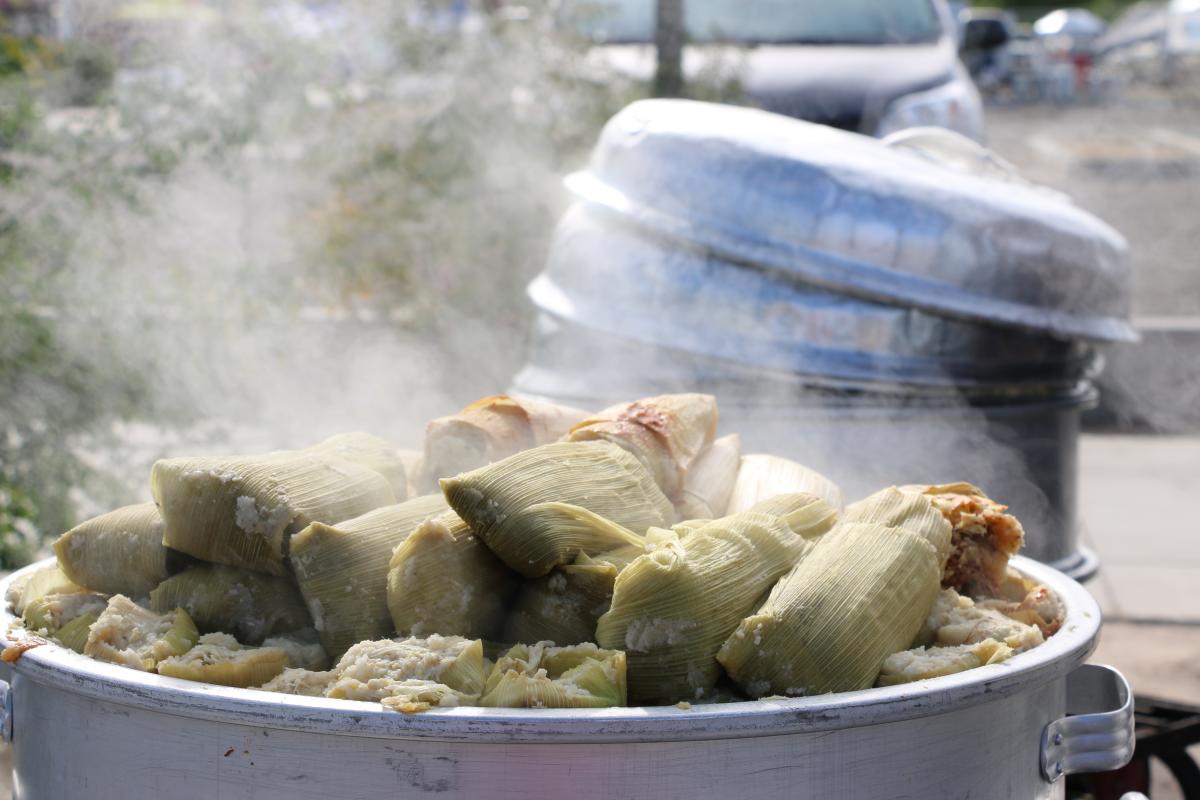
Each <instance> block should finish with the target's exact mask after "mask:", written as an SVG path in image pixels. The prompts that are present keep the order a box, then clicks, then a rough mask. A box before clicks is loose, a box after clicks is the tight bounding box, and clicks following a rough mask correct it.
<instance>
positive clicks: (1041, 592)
mask: <svg viewBox="0 0 1200 800" xmlns="http://www.w3.org/2000/svg"><path fill="white" fill-rule="evenodd" d="M1001 592H1002V595H1003V596H1001V597H985V598H981V599H979V600H977V601H976V603H975V604H976V605H977V606H979V607H980V608H990V609H993V610H995V611H999V612H1000V613H1001V614H1003V615H1004V616H1006V617H1010V618H1012V619H1015V620H1017V621H1018V622H1023V623H1025V624H1026V625H1033V626H1036V627H1037V629H1038V630H1040V631H1041V632H1042V636H1053V635H1054V633H1055V632H1056V631H1057V630H1058V629H1059V628H1060V627H1061V626H1062V621H1063V617H1064V616H1065V615H1066V609H1065V608H1063V604H1062V601H1061V600H1060V599H1059V598H1058V596H1057V595H1055V594H1054V592H1052V591H1050V589H1048V588H1047V587H1045V586H1043V585H1042V584H1040V583H1037V582H1036V581H1032V580H1029V579H1027V578H1023V577H1021V576H1020V575H1018V574H1016V573H1014V572H1013V571H1012V570H1011V569H1010V570H1009V574H1008V577H1007V578H1006V579H1005V581H1004V584H1003V585H1002V587H1001ZM1013 595H1015V597H1014V596H1013Z"/></svg>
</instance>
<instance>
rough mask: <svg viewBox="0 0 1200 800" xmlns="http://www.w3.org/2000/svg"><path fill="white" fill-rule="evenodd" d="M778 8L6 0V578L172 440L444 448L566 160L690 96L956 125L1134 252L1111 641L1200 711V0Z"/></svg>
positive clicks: (431, 0) (0, 107)
mask: <svg viewBox="0 0 1200 800" xmlns="http://www.w3.org/2000/svg"><path fill="white" fill-rule="evenodd" d="M755 5H756V11H755V13H754V14H745V13H739V11H738V4H737V3H733V2H717V1H715V0H660V2H659V3H657V4H656V3H654V2H651V0H608V1H607V2H586V1H585V0H558V1H557V2H552V1H551V0H544V1H543V2H539V1H537V0H527V1H526V2H506V1H505V0H472V1H470V2H468V1H467V0H409V1H408V2H390V3H383V2H353V1H351V2H301V1H300V0H293V1H291V2H239V1H238V0H211V1H210V2H201V1H200V0H143V1H142V2H120V1H119V0H0V567H3V568H7V569H11V568H13V567H16V566H20V565H22V564H25V563H28V562H29V561H30V560H32V559H33V558H34V557H35V556H36V555H37V554H38V553H39V551H43V550H44V548H45V546H46V542H47V541H48V540H52V539H53V538H54V537H55V536H57V535H58V534H59V533H61V532H62V531H64V530H66V529H67V528H69V527H70V526H72V525H73V524H74V523H75V522H78V521H80V520H82V519H85V518H87V517H88V516H91V515H93V514H95V513H98V512H100V511H104V510H107V509H109V508H113V507H116V506H117V505H121V504H124V503H130V502H137V501H141V500H144V499H146V497H147V492H148V490H147V486H146V483H147V482H146V476H147V475H148V472H149V466H150V464H151V463H152V462H153V461H154V460H155V459H156V458H159V457H161V456H163V455H165V454H168V453H170V454H178V453H180V452H184V451H185V450H186V451H187V452H201V451H217V450H228V449H233V448H235V447H236V448H237V449H242V450H250V449H254V448H259V449H262V448H269V447H285V446H300V445H305V444H309V443H312V442H315V441H317V440H319V439H320V438H322V437H323V436H325V435H327V434H330V433H333V432H336V431H338V430H343V429H347V428H354V429H364V430H370V431H372V432H375V433H378V434H380V435H383V436H386V437H389V438H391V439H392V440H393V441H396V442H397V443H398V444H400V445H403V446H416V444H417V442H419V440H420V439H419V437H420V434H421V431H422V429H423V425H424V422H425V421H426V420H427V419H429V418H431V417H433V416H437V415H440V414H445V413H450V412H452V411H453V410H455V409H457V408H458V407H460V406H461V405H463V404H464V403H466V402H468V401H470V400H472V399H474V398H476V397H479V396H482V395H485V394H489V393H493V392H497V391H503V390H504V389H505V388H506V387H507V386H508V385H509V384H510V381H511V379H512V376H513V375H514V374H515V373H516V372H517V371H518V370H519V369H520V367H521V365H522V364H523V363H524V362H525V360H526V355H527V341H528V337H529V333H530V326H531V324H532V320H533V309H532V307H531V305H530V303H529V301H528V300H527V299H526V296H525V287H526V284H527V283H528V282H529V280H530V279H531V278H533V277H534V276H535V275H536V274H537V273H538V272H539V271H540V270H541V269H542V267H543V263H544V258H545V254H546V251H547V248H548V246H549V243H550V238H551V235H552V232H553V229H554V225H555V222H556V221H557V219H558V218H559V216H560V215H561V214H562V212H563V211H564V209H565V208H566V207H567V205H568V203H569V199H568V197H567V196H566V193H565V191H564V190H563V188H562V186H561V179H562V176H563V175H564V174H566V173H567V172H570V171H572V170H575V169H578V168H579V167H580V166H582V165H583V164H584V163H585V161H586V159H587V156H588V152H589V150H590V148H591V146H592V144H593V143H594V142H595V140H596V136H597V134H598V132H599V130H600V127H601V126H602V125H603V123H604V122H605V120H607V119H608V118H609V117H610V116H611V115H612V114H614V113H615V112H616V111H617V110H619V109H620V108H622V107H623V106H624V105H626V104H627V103H629V102H630V101H632V100H634V99H637V98H640V97H647V96H653V95H679V96H686V97H691V98H697V99H705V100H714V101H722V102H730V103H738V104H745V105H754V106H759V107H763V108H767V109H769V110H774V111H778V112H780V113H785V114H789V115H793V116H798V117H801V118H804V119H809V120H813V121H817V122H822V123H825V124H830V125H835V126H837V127H842V128H846V129H849V130H855V131H858V132H860V133H864V134H866V135H870V136H876V135H885V134H887V133H890V132H892V131H895V130H899V129H901V128H904V127H908V126H911V125H937V126H943V127H948V128H952V129H955V130H958V131H960V132H962V133H964V134H966V135H968V136H970V137H972V138H975V139H977V140H979V141H981V142H983V143H984V144H986V145H987V146H988V147H989V148H991V149H992V150H994V151H995V152H996V153H997V154H998V155H1000V156H1001V157H1002V158H1004V159H1006V160H1007V161H1009V162H1011V163H1012V164H1014V165H1015V166H1016V167H1017V168H1018V169H1019V170H1020V171H1021V173H1022V174H1023V175H1024V176H1025V177H1027V178H1029V179H1031V180H1034V181H1037V182H1041V183H1044V184H1047V185H1049V186H1051V187H1053V188H1055V189H1058V190H1060V191H1063V192H1065V193H1067V194H1069V195H1071V196H1072V197H1073V198H1074V199H1075V201H1076V202H1077V203H1078V204H1079V205H1080V206H1082V207H1083V208H1085V209H1087V210H1089V211H1091V212H1093V213H1095V214H1096V215H1098V216H1099V217H1100V218H1102V219H1104V220H1105V221H1107V222H1108V223H1109V224H1111V225H1112V226H1114V227H1115V228H1117V229H1118V230H1119V231H1120V232H1121V233H1122V234H1124V235H1125V236H1126V237H1127V238H1128V240H1129V243H1130V259H1131V265H1132V268H1133V272H1134V281H1135V294H1134V305H1133V308H1134V316H1135V319H1134V322H1135V324H1136V326H1137V328H1138V329H1139V332H1140V333H1141V336H1142V339H1141V341H1140V342H1139V343H1137V344H1130V345H1120V346H1116V347H1113V348H1111V349H1110V350H1109V351H1108V352H1107V354H1106V361H1107V368H1106V370H1105V372H1104V373H1103V375H1102V377H1101V378H1100V388H1101V399H1100V404H1099V406H1098V407H1097V408H1096V409H1094V410H1092V411H1090V412H1089V414H1088V417H1087V425H1088V429H1089V431H1090V433H1089V434H1088V435H1085V436H1084V439H1083V442H1082V448H1081V453H1080V459H1081V463H1080V476H1081V477H1080V481H1081V502H1080V506H1081V509H1082V511H1081V513H1082V516H1083V519H1084V532H1083V535H1084V538H1085V540H1086V541H1087V542H1088V544H1089V545H1090V546H1091V547H1093V548H1094V549H1095V550H1097V551H1098V552H1100V554H1101V557H1102V560H1103V562H1104V568H1103V569H1102V571H1101V573H1100V576H1099V577H1098V578H1096V579H1095V580H1094V581H1093V582H1092V583H1090V584H1089V588H1090V589H1092V590H1093V591H1094V592H1095V593H1096V594H1097V596H1098V597H1099V598H1100V600H1101V602H1102V604H1103V605H1104V607H1105V611H1106V613H1107V614H1108V623H1107V624H1106V629H1105V630H1106V633H1105V641H1104V644H1103V645H1102V651H1101V657H1103V658H1105V659H1107V660H1109V661H1110V662H1113V663H1117V664H1118V665H1119V666H1121V667H1122V669H1124V670H1126V674H1127V675H1130V677H1131V678H1132V679H1133V682H1134V685H1135V687H1136V688H1138V689H1139V691H1141V690H1142V689H1143V687H1145V690H1147V691H1151V692H1154V693H1158V694H1162V695H1167V696H1172V697H1175V698H1176V699H1178V700H1182V701H1189V700H1190V701H1191V702H1193V703H1196V702H1200V667H1197V666H1196V665H1197V664H1198V663H1200V659H1198V658H1197V656H1200V636H1198V635H1197V631H1196V628H1195V627H1194V624H1195V623H1200V593H1198V592H1197V591H1196V588H1195V587H1197V586H1200V549H1198V548H1197V546H1196V545H1195V541H1196V534H1197V533H1200V530H1198V529H1197V523H1196V522H1195V520H1194V519H1192V518H1190V515H1188V514H1186V512H1185V513H1184V514H1183V520H1182V521H1180V519H1179V516H1178V511H1177V510H1178V509H1181V508H1182V509H1185V508H1186V507H1187V505H1188V502H1189V500H1194V499H1195V497H1196V496H1197V492H1198V490H1200V478H1198V477H1197V476H1200V438H1197V434H1198V432H1200V263H1198V262H1197V257H1196V254H1197V252H1200V225H1198V224H1197V223H1196V220H1197V210H1196V209H1197V208H1200V2H1197V0H1146V1H1144V2H1137V3H1127V2H1121V0H1096V2H1093V3H1091V4H1088V5H1087V6H1086V7H1079V8H1058V7H1055V6H1051V5H1046V4H1044V3H1026V2H1008V3H995V4H989V5H988V6H987V7H983V6H982V5H970V6H968V5H965V4H962V3H957V4H951V5H945V4H942V3H941V2H936V3H935V2H930V1H929V0H854V2H839V3H832V2H818V1H817V0H811V2H807V3H793V2H784V1H783V0H777V2H767V1H766V0H760V1H759V2H758V3H756V4H755ZM873 5H878V6H883V5H886V6H887V7H888V8H889V9H890V10H889V12H888V13H889V14H890V15H891V16H890V17H889V19H891V20H892V22H893V24H890V25H888V26H886V27H884V28H879V29H876V28H873V27H872V26H871V25H867V24H863V23H862V20H863V19H864V18H869V17H870V16H871V15H867V14H861V13H857V12H858V11H861V9H863V8H867V7H869V6H873ZM830 45H837V47H831V46H830ZM835 51H836V52H835ZM918 51H920V52H919V53H918ZM839 54H840V55H839ZM838 59H840V60H838ZM1137 637H1141V638H1137ZM1147 637H1149V638H1147ZM1139 682H1140V683H1139ZM1156 781H1157V782H1156V784H1155V788H1156V791H1157V793H1156V794H1155V795H1154V796H1155V797H1172V796H1182V795H1181V794H1180V792H1181V790H1180V789H1179V787H1178V786H1177V785H1176V783H1175V782H1174V779H1172V778H1170V777H1169V776H1167V775H1166V774H1165V773H1164V772H1162V771H1161V770H1159V771H1158V772H1156Z"/></svg>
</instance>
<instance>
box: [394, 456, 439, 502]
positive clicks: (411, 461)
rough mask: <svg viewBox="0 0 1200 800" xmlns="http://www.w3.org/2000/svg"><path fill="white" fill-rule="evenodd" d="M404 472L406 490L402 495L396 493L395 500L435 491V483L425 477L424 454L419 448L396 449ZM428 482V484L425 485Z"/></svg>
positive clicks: (408, 498) (407, 498) (409, 498)
mask: <svg viewBox="0 0 1200 800" xmlns="http://www.w3.org/2000/svg"><path fill="white" fill-rule="evenodd" d="M396 453H397V455H399V456H400V461H401V463H403V464H404V472H405V474H406V475H407V476H408V490H407V493H406V494H405V495H404V496H400V495H396V499H397V500H411V499H412V498H414V497H420V496H421V495H423V494H429V493H430V492H433V491H437V484H436V483H435V482H433V481H430V480H428V479H426V477H425V454H424V453H423V452H421V451H420V450H408V449H403V450H397V451H396ZM426 484H428V486H427V485H426Z"/></svg>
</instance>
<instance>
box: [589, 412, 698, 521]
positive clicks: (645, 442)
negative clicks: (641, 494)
mask: <svg viewBox="0 0 1200 800" xmlns="http://www.w3.org/2000/svg"><path fill="white" fill-rule="evenodd" d="M716 432H717V400H716V398H715V397H713V396H712V395H710V394H664V395H659V396H657V397H646V398H643V399H641V400H635V401H634V402H632V403H620V404H618V405H615V406H610V407H609V408H606V409H604V410H603V411H601V412H599V413H597V414H595V415H594V416H591V417H588V418H587V419H585V420H583V421H582V422H580V423H579V424H578V425H576V426H575V427H573V428H572V429H571V432H570V433H569V434H567V436H566V440H567V441H571V442H587V441H594V440H601V441H608V442H612V443H613V444H616V445H619V446H621V447H623V448H625V449H626V450H628V451H629V452H630V453H632V454H633V455H634V456H636V457H637V458H638V460H640V461H641V462H642V464H644V465H645V467H646V468H647V469H648V470H650V474H651V476H652V477H653V478H654V480H655V482H656V483H657V484H658V486H659V487H660V488H661V489H662V490H663V492H664V493H666V495H667V496H668V497H670V498H671V499H672V500H673V501H676V500H681V499H682V497H683V484H684V479H685V477H686V476H687V473H688V470H689V469H690V468H691V467H692V465H693V463H694V462H695V461H696V459H697V458H698V457H699V456H700V454H701V453H702V452H703V451H704V450H705V448H707V447H708V446H709V445H711V444H712V442H713V438H714V437H715V435H716Z"/></svg>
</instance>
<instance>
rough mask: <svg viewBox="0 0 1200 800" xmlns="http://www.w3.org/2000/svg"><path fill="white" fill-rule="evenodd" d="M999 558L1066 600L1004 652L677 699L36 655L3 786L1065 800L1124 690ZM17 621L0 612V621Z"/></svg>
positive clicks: (1092, 611)
mask: <svg viewBox="0 0 1200 800" xmlns="http://www.w3.org/2000/svg"><path fill="white" fill-rule="evenodd" d="M1014 564H1015V566H1016V567H1017V568H1018V569H1019V570H1021V571H1022V572H1023V573H1024V574H1026V575H1027V576H1029V577H1031V578H1034V579H1035V580H1038V581H1041V582H1043V583H1045V584H1047V585H1048V586H1049V587H1050V588H1051V589H1053V590H1054V591H1055V592H1057V593H1058V595H1059V596H1060V597H1061V598H1062V600H1063V602H1064V604H1065V606H1066V610H1067V611H1066V620H1065V622H1064V625H1063V627H1062V630H1060V631H1059V632H1058V633H1057V634H1055V635H1054V636H1053V637H1051V638H1050V639H1049V640H1048V641H1047V642H1046V643H1045V644H1043V645H1042V646H1040V647H1038V648H1036V649H1034V650H1032V651H1030V652H1027V653H1022V654H1020V655H1018V656H1016V657H1015V658H1013V659H1012V660H1010V661H1009V662H1007V663H1005V664H1001V665H995V666H990V667H982V668H980V669H976V670H972V671H970V672H967V673H962V674H959V675H952V676H948V677H944V678H937V679H933V680H928V681H922V682H920V683H915V684H910V685H907V686H896V687H890V688H882V689H869V690H866V691H861V692H849V693H844V694H837V695H824V696H818V697H807V698H800V699H788V700H761V701H757V702H744V703H728V704H723V705H706V706H693V707H692V708H690V709H681V708H677V707H674V706H668V707H653V708H618V709H597V710H586V711H577V710H525V709H507V710H499V709H482V708H458V709H447V710H439V711H431V712H427V713H424V714H417V715H413V716H405V715H402V714H398V713H395V712H390V711H385V710H383V709H382V708H381V707H379V706H378V705H375V704H368V703H358V702H351V701H341V700H325V699H314V698H304V697H292V696H283V695H273V694H268V693H265V692H258V691H254V690H249V689H228V688H223V687H218V686H210V685H206V684H198V683H191V682H188V681H181V680H175V679H172V678H165V677H161V676H158V675H151V674H146V673H141V672H136V671H133V670H130V669H126V668H123V667H118V666H115V665H111V664H104V663H100V662H96V661H92V660H91V659H88V658H84V657H82V656H79V655H76V654H75V653H72V652H69V651H67V650H64V649H62V648H60V647H57V646H54V645H45V646H42V647H38V648H35V649H32V650H29V651H28V652H26V653H25V654H24V655H23V656H21V658H20V659H19V660H18V661H17V662H16V663H15V664H13V665H7V664H6V665H4V677H5V679H6V680H7V684H5V685H4V686H3V687H0V688H3V689H4V690H5V691H4V704H3V708H4V718H3V723H4V729H5V731H6V735H7V736H8V737H9V738H11V741H12V747H13V755H14V760H13V763H14V775H13V786H14V796H15V797H16V798H18V800H71V798H80V797H87V798H92V799H94V800H104V798H114V799H116V798H120V800H140V798H163V797H169V798H174V799H178V800H186V799H187V798H197V799H199V798H204V799H205V800H208V799H209V798H217V797H219V798H223V799H224V800H233V798H247V799H248V798H255V800H269V799H270V798H281V799H282V798H287V800H298V799H299V798H314V799H316V798H319V799H320V800H329V798H339V799H340V800H348V799H349V798H370V799H371V800H378V798H382V797H399V798H410V797H425V796H437V797H439V798H495V799H496V800H501V799H503V798H520V800H527V799H528V798H531V797H570V798H578V799H579V800H588V799H589V798H597V799H598V798H606V799H607V798H654V799H655V800H661V798H697V797H702V798H710V797H711V798H729V797H737V798H739V800H755V799H756V798H764V800H765V799H766V798H770V799H771V800H777V798H780V797H812V798H833V797H837V798H895V797H920V798H923V800H924V799H927V798H962V797H972V798H997V799H998V800H999V799H1003V800H1009V799H1010V798H1017V797H1019V798H1061V797H1063V796H1064V786H1063V784H1064V782H1063V781H1062V780H1061V778H1062V776H1063V775H1065V774H1068V773H1072V772H1084V771H1101V770H1107V769H1113V768H1116V767H1119V766H1121V765H1123V764H1125V763H1126V762H1127V761H1128V760H1129V758H1130V757H1131V755H1132V752H1133V710H1132V709H1133V705H1132V704H1133V698H1132V696H1131V693H1130V690H1129V686H1128V684H1127V683H1126V682H1125V680H1124V678H1123V677H1122V676H1121V675H1120V674H1119V673H1118V672H1117V671H1116V670H1113V669H1112V668H1110V667H1101V666H1095V665H1084V664H1083V662H1084V660H1085V659H1086V658H1087V656H1088V655H1089V653H1091V651H1092V649H1093V648H1094V647H1095V644H1096V641H1097V637H1098V634H1099V630H1100V610H1099V608H1098V607H1097V605H1096V602H1095V601H1094V600H1093V599H1092V597H1091V596H1090V595H1089V594H1088V593H1087V592H1086V591H1085V590H1084V589H1083V588H1082V587H1081V586H1079V585H1078V584H1077V583H1075V582H1074V581H1072V580H1071V579H1069V578H1067V577H1065V576H1064V575H1062V574H1061V573H1058V572H1056V571H1055V570H1052V569H1050V568H1048V567H1045V566H1043V565H1040V564H1038V563H1036V562H1034V561H1031V560H1028V559H1024V558H1019V559H1016V560H1015V561H1014ZM10 580H11V579H10ZM6 588H7V582H4V583H0V590H4V589H6ZM12 621H13V620H12V618H11V616H10V615H9V614H7V613H3V614H0V623H2V624H3V629H4V630H8V629H9V625H10V624H11V623H12ZM9 636H10V638H11V636H12V635H11V634H9Z"/></svg>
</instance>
